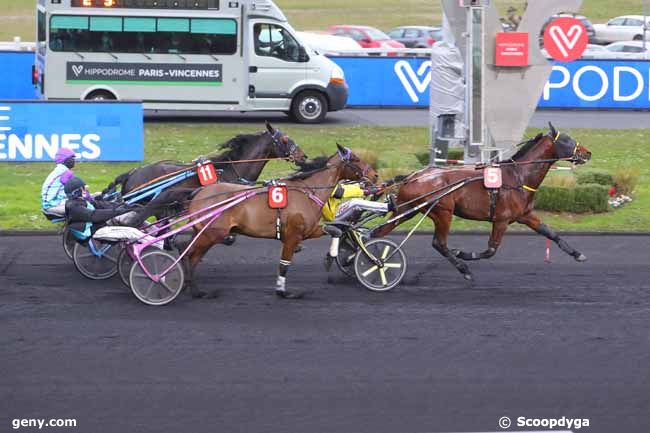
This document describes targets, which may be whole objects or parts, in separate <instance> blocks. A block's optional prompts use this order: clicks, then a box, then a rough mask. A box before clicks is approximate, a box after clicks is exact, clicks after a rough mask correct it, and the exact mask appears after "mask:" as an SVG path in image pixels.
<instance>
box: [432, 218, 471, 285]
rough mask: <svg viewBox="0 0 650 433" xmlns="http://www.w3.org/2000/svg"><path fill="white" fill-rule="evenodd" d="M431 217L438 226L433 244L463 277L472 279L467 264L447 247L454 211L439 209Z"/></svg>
mask: <svg viewBox="0 0 650 433" xmlns="http://www.w3.org/2000/svg"><path fill="white" fill-rule="evenodd" d="M430 218H431V219H432V220H433V221H434V224H435V226H436V231H435V233H434V235H433V240H432V241H431V246H432V247H433V248H434V249H435V250H436V251H438V252H439V253H440V254H441V255H442V256H443V257H445V258H446V259H447V260H449V263H451V264H452V265H454V267H455V268H456V269H458V272H460V273H461V274H462V275H463V278H465V279H466V280H468V281H471V280H472V273H471V272H470V270H469V268H468V267H467V265H466V264H465V263H464V262H462V261H461V260H459V259H458V258H457V257H456V256H455V255H453V254H452V253H451V251H449V248H448V247H447V237H448V236H449V230H450V229H451V219H452V213H451V212H447V211H439V212H438V213H436V214H431V216H430Z"/></svg>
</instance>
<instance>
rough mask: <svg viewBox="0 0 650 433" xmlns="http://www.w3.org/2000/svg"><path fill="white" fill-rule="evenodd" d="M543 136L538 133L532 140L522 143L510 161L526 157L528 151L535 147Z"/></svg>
mask: <svg viewBox="0 0 650 433" xmlns="http://www.w3.org/2000/svg"><path fill="white" fill-rule="evenodd" d="M543 136H544V134H543V133H541V132H540V133H539V134H537V135H536V136H534V137H533V138H530V139H528V140H527V141H524V142H523V143H521V144H520V146H521V148H520V149H519V150H518V151H517V153H515V154H514V155H513V157H512V158H511V159H514V160H516V159H518V158H521V157H522V156H524V155H526V154H527V153H528V151H529V150H530V149H532V148H533V147H535V145H536V144H537V143H538V142H539V140H541V139H542V137H543Z"/></svg>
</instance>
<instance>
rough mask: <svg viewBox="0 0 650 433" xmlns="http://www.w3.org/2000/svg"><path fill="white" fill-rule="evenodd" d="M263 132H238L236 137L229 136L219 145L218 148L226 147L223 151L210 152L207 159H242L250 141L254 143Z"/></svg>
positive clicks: (214, 160) (219, 160) (218, 160)
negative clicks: (229, 137) (228, 138)
mask: <svg viewBox="0 0 650 433" xmlns="http://www.w3.org/2000/svg"><path fill="white" fill-rule="evenodd" d="M263 134H265V133H264V132H262V133H259V134H239V135H237V136H236V137H233V138H231V139H230V140H228V141H227V142H225V143H223V144H221V145H219V147H218V148H219V149H227V150H226V151H225V152H222V153H219V154H212V155H210V156H209V159H210V160H211V161H212V162H221V161H229V160H233V161H238V160H240V159H242V157H243V155H244V152H245V151H246V149H247V148H248V146H250V145H251V144H252V143H255V142H256V141H257V140H258V139H259V138H260V137H261V136H262V135H263Z"/></svg>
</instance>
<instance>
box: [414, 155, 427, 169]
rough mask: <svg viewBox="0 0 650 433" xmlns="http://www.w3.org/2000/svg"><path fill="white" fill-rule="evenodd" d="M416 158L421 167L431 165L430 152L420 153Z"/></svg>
mask: <svg viewBox="0 0 650 433" xmlns="http://www.w3.org/2000/svg"><path fill="white" fill-rule="evenodd" d="M415 158H416V159H417V160H418V162H419V163H420V165H422V166H427V165H429V152H418V153H416V154H415Z"/></svg>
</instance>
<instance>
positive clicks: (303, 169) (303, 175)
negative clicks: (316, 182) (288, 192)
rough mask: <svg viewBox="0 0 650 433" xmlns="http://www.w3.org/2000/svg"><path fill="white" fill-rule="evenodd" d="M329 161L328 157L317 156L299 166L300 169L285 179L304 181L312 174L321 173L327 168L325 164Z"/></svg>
mask: <svg viewBox="0 0 650 433" xmlns="http://www.w3.org/2000/svg"><path fill="white" fill-rule="evenodd" d="M328 161H329V157H327V156H324V155H323V156H317V157H316V158H314V159H312V160H311V161H305V162H303V163H301V164H300V169H299V170H297V171H295V172H293V173H292V174H290V175H289V177H287V180H304V179H307V178H308V177H309V176H311V175H312V174H314V172H317V171H321V170H322V169H324V168H325V167H327V162H328Z"/></svg>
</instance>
